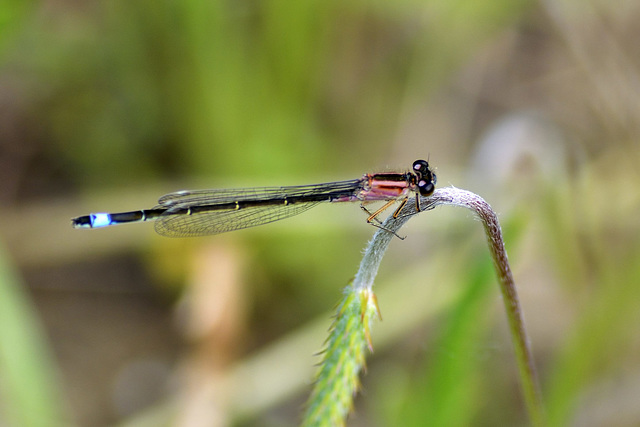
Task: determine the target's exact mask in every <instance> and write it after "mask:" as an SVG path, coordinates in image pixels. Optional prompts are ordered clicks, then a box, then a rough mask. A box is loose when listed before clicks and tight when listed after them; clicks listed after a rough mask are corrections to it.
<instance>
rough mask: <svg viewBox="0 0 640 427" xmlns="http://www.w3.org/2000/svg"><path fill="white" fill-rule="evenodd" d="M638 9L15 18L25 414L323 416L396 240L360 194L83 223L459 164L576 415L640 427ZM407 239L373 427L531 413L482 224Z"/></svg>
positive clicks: (0, 224)
mask: <svg viewBox="0 0 640 427" xmlns="http://www.w3.org/2000/svg"><path fill="white" fill-rule="evenodd" d="M638 18H640V6H639V5H638V4H637V2H633V1H621V2H616V4H615V5H614V4H612V3H610V2H605V1H603V0H589V1H584V2H573V1H570V0H559V1H555V2H551V1H541V2H527V1H507V0H502V1H495V2H489V3H488V2H473V1H470V0H454V1H444V0H432V1H427V2H423V1H415V0H401V1H396V2H383V1H376V0H371V1H362V0H356V1H352V2H338V1H313V0H308V1H301V2H283V1H279V0H270V1H269V0H266V1H240V2H222V1H216V0H210V1H204V0H186V1H181V2H178V1H165V2H157V1H149V0H146V1H145V0H140V1H134V2H131V1H121V0H117V1H109V2H72V1H67V2H65V1H62V2H44V3H37V2H18V1H7V2H3V3H2V5H0V110H1V114H0V183H1V184H0V203H2V209H1V210H0V238H1V239H2V240H3V245H4V246H6V247H7V248H8V251H7V254H3V255H2V257H3V265H7V267H6V269H5V268H3V270H6V271H15V274H8V275H7V274H3V275H1V276H0V280H1V281H2V283H0V285H1V286H0V292H1V293H2V294H1V295H0V299H2V300H3V301H4V303H5V304H9V305H10V306H11V307H13V311H14V312H10V311H7V310H2V317H1V320H0V321H1V322H2V327H1V328H0V330H1V331H2V332H1V335H2V336H0V346H1V352H2V354H3V361H2V363H0V369H1V371H0V391H1V392H0V401H1V402H2V404H1V405H0V408H2V409H0V423H2V424H4V423H10V422H13V423H18V422H19V419H18V418H16V415H15V414H20V412H21V411H22V412H23V413H27V412H29V413H32V412H34V411H35V412H38V413H47V414H51V416H50V418H49V421H50V422H49V423H47V422H43V423H42V424H41V425H56V424H59V425H60V424H62V423H56V421H55V420H57V419H65V420H67V419H72V420H74V423H75V424H77V425H111V424H117V423H121V424H123V425H143V424H144V423H145V422H149V423H150V424H148V425H158V420H161V421H162V422H163V423H165V424H166V425H190V424H189V420H190V419H191V418H190V417H194V416H196V415H194V414H198V418H199V419H200V420H210V422H209V424H210V425H291V424H295V423H296V422H297V420H299V417H300V414H301V412H302V410H301V409H300V405H301V402H303V401H304V400H305V398H306V394H307V393H308V392H309V388H308V387H307V385H308V382H309V381H310V380H311V378H312V374H311V373H310V372H312V371H311V369H312V364H313V363H314V359H311V357H310V355H311V354H312V352H313V348H315V349H316V350H318V349H320V348H321V346H322V340H323V339H324V336H323V335H321V333H320V334H318V332H317V331H318V328H315V329H314V328H310V327H309V326H308V325H312V324H313V325H315V324H316V323H317V322H321V321H324V322H325V323H324V325H325V326H324V328H326V327H328V326H329V324H330V319H329V318H328V314H327V313H329V312H330V311H331V307H332V305H333V304H334V303H335V302H337V301H338V300H339V299H340V292H341V289H342V287H344V286H345V285H346V284H347V283H348V280H349V278H350V277H351V276H352V275H353V274H354V273H355V271H356V268H357V263H358V262H359V258H360V251H361V249H362V248H363V247H364V244H365V241H366V239H367V238H368V236H370V234H371V233H373V231H374V230H373V229H372V227H368V226H366V225H365V224H364V221H363V217H362V213H361V212H359V211H360V210H359V208H358V207H357V206H321V207H317V208H315V209H314V210H313V211H311V212H309V213H307V214H305V215H304V216H301V217H300V218H294V219H290V220H288V221H286V224H285V223H282V224H280V223H278V224H274V225H269V226H264V227H260V228H258V229H255V230H246V231H241V232H237V233H231V234H229V235H223V236H216V237H213V238H210V239H209V238H203V239H188V240H182V239H179V240H171V239H162V238H160V237H157V236H155V235H154V234H153V232H152V230H151V227H149V226H144V225H140V226H130V227H125V226H123V227H122V228H118V227H116V228H114V229H108V230H101V231H97V230H96V231H93V232H86V233H85V232H82V231H77V230H72V229H71V228H70V227H69V224H68V219H69V218H71V217H73V216H77V215H81V214H85V213H87V212H89V211H106V210H113V211H118V210H130V209H138V208H143V207H151V206H153V205H154V203H155V200H156V199H157V197H158V196H160V195H162V194H164V193H167V192H170V191H174V190H177V189H180V188H185V187H193V188H196V187H223V186H224V187H233V186H262V185H295V184H306V183H313V182H320V181H324V180H327V181H329V180H334V179H350V178H356V177H358V176H360V175H361V174H362V173H365V172H370V171H376V170H390V169H396V168H406V167H408V165H410V164H411V162H413V160H415V159H417V158H427V157H429V159H430V162H431V163H432V164H434V165H435V166H437V168H438V170H437V172H438V177H439V185H442V186H443V185H449V184H453V185H456V186H458V187H462V188H467V189H470V190H472V191H475V192H477V193H479V194H480V195H481V196H483V197H484V198H485V199H486V200H487V201H489V202H490V203H492V204H493V205H494V207H495V208H496V210H497V211H499V212H500V213H501V215H502V217H501V219H502V221H503V222H504V224H503V225H505V228H506V239H507V240H506V243H507V249H508V250H509V252H510V256H511V261H512V263H513V268H514V273H515V277H516V282H517V284H518V286H519V290H520V292H521V300H522V304H523V307H524V311H525V318H526V321H527V326H528V327H529V329H530V335H531V338H532V342H533V348H534V350H535V352H536V358H537V361H538V368H539V373H540V376H541V380H542V385H543V391H544V395H545V398H546V403H547V407H548V412H549V416H550V421H551V424H552V425H557V426H564V425H580V426H600V425H602V426H604V425H607V426H610V425H617V426H627V425H628V426H631V425H637V424H639V423H640V413H638V410H637V402H636V401H637V399H636V398H635V396H637V394H638V390H639V389H640V364H638V360H640V358H639V357H638V356H639V352H640V345H639V344H640V343H639V340H638V334H637V333H636V331H635V325H637V324H638V320H640V319H638V317H639V316H640V315H639V314H638V313H640V302H639V301H640V286H638V284H639V283H640V270H639V269H640V263H639V262H638V260H639V259H640V258H639V257H640V238H639V237H638V236H640V233H639V231H640V196H639V195H638V191H637V189H636V187H637V183H638V182H640V179H639V178H640V176H639V175H640V173H639V172H638V168H637V165H638V162H639V161H640V154H639V153H640V150H638V139H639V136H640V127H639V123H640V121H639V120H638V108H637V106H638V101H637V100H638V99H640V93H638V91H639V89H638V88H639V87H640V85H639V84H638V79H639V72H638V71H639V69H640V64H639V63H638V62H639V59H638V58H639V56H638V55H637V47H636V43H635V40H637V38H638V36H639V34H638V26H637V24H636V23H637V21H638ZM405 233H406V234H407V235H408V238H407V239H406V240H405V241H402V242H400V241H398V242H395V243H394V244H393V245H392V247H391V250H390V251H389V253H388V254H387V259H386V261H385V263H383V266H382V269H381V272H380V277H379V283H378V285H377V287H376V289H379V303H380V307H381V309H382V314H383V318H384V321H383V322H380V323H378V324H375V325H374V328H373V342H374V347H375V348H376V353H375V355H374V357H372V358H371V359H370V361H369V367H368V370H367V373H366V374H365V375H364V376H363V378H362V381H363V389H364V390H366V393H365V395H364V396H362V397H361V398H359V399H358V401H357V403H356V408H355V412H356V416H354V417H352V419H350V420H349V425H368V426H375V425H391V424H397V425H424V424H425V422H432V424H431V425H447V426H451V425H478V426H480V425H523V424H525V423H526V416H525V414H524V408H523V405H522V402H521V399H520V397H519V391H518V379H517V378H516V377H515V375H516V372H517V370H516V368H515V362H514V360H513V355H512V350H511V344H510V341H509V338H508V334H507V331H506V325H505V319H504V315H503V313H502V312H501V311H500V307H501V304H500V301H499V300H498V298H499V292H498V289H497V286H495V279H494V278H493V276H492V273H491V271H492V270H491V268H492V267H491V260H490V258H489V256H488V253H487V251H486V249H485V247H484V245H485V243H484V241H483V240H482V239H483V236H482V231H481V228H480V227H479V224H477V223H475V222H474V221H470V219H469V217H468V216H466V214H462V213H456V212H455V210H447V209H444V210H437V211H433V212H428V213H424V214H421V215H420V216H418V217H417V218H416V219H413V220H412V221H411V224H409V225H408V226H407V227H406V228H405ZM22 283H24V286H23V285H21V284H22ZM16 286H20V287H22V288H23V289H24V290H25V291H26V293H25V295H23V296H22V297H21V296H19V295H22V294H21V293H16V292H17V291H16V290H15V289H16ZM423 288H426V289H427V290H426V291H424V292H431V293H433V294H430V293H426V294H425V293H420V292H421V291H419V289H420V290H423ZM440 292H447V293H450V295H449V296H448V299H446V301H447V302H446V303H442V302H441V300H440V299H438V298H436V294H438V293H440ZM16 295H18V296H16ZM381 295H384V298H383V297H381ZM417 295H421V297H420V299H418V297H417ZM424 295H427V297H423V296H424ZM438 295H439V294H438ZM430 296H431V297H433V298H431V297H430ZM414 300H417V301H416V302H414ZM418 303H419V304H420V306H417V307H416V306H415V305H416V304H418ZM403 307H404V308H403ZM410 307H414V308H410ZM313 319H321V320H315V321H314V320H313ZM39 325H42V327H41V326H39ZM400 325H401V327H400ZM42 329H44V333H43V332H42ZM319 330H320V331H321V330H322V328H320V329H319ZM311 331H313V332H311ZM389 331H401V332H400V333H397V332H394V333H393V334H391V333H389ZM15 337H24V338H25V341H24V342H21V343H18V342H16V341H15ZM298 340H302V341H304V340H307V341H310V342H313V343H315V347H312V349H311V350H310V351H307V348H306V347H296V346H295V345H294V343H299V341H298ZM305 342H306V341H305ZM25 349H26V350H25ZM29 349H30V350H29ZM278 349H288V350H287V351H283V352H281V353H279V352H278V351H276V350H278ZM25 351H26V352H27V353H35V354H33V358H34V359H33V360H32V361H29V360H23V359H22V358H23V356H22V355H23V354H25ZM272 354H277V355H278V356H277V357H275V356H273V357H271V356H270V355H272ZM20 360H23V361H24V362H25V363H23V364H18V365H15V364H13V363H15V362H16V361H20ZM267 361H268V362H267ZM316 361H317V360H316ZM303 362H304V363H303ZM307 362H308V363H307ZM298 363H299V364H301V365H302V366H309V372H306V373H302V374H301V373H300V372H299V371H297V370H296V369H297V366H298ZM54 366H55V367H56V368H54ZM283 367H284V368H289V369H288V370H289V372H287V373H286V374H284V373H283V374H280V375H279V376H269V375H268V374H269V373H270V372H281V371H280V370H279V369H282V368H283ZM16 369H17V370H16ZM286 370H287V369H285V371H286ZM12 372H13V373H14V374H15V372H24V375H25V377H24V381H23V384H19V381H18V382H16V381H17V380H16V375H10V374H11V373H12ZM243 372H244V373H246V372H251V373H252V374H251V375H249V376H246V375H245V376H243V375H242V373H243ZM261 375H264V377H263V376H261ZM229 378H242V379H243V380H242V381H239V383H235V384H233V385H229V384H228V383H227V380H228V379H229ZM259 379H260V380H259ZM229 382H230V381H229ZM262 384H268V385H269V387H268V388H267V391H266V392H265V393H263V394H259V393H258V391H260V390H262V388H261V385H262ZM38 385H40V386H38ZM209 388H214V389H215V390H214V391H211V390H209ZM29 393H32V394H31V395H30V394H29ZM47 395H48V396H49V398H47ZM203 396H208V397H207V398H205V397H203ZM211 396H213V397H211ZM62 401H64V403H55V405H53V406H55V408H52V402H62ZM33 405H36V406H37V405H40V407H39V408H34V407H33ZM207 417H209V418H207ZM36 422H37V421H34V424H33V425H40V424H36Z"/></svg>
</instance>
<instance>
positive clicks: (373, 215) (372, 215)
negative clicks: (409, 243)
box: [360, 199, 407, 240]
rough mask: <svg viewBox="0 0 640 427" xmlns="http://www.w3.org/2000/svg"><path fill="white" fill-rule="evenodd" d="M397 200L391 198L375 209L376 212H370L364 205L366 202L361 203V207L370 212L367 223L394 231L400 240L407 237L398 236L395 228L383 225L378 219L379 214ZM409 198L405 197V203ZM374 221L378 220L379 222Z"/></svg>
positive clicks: (390, 231)
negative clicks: (390, 228) (391, 228)
mask: <svg viewBox="0 0 640 427" xmlns="http://www.w3.org/2000/svg"><path fill="white" fill-rule="evenodd" d="M395 202H396V201H395V200H389V201H388V202H387V203H385V204H384V205H383V206H382V207H381V208H380V209H378V210H377V211H375V212H374V213H371V212H369V210H368V209H367V208H365V207H364V203H362V204H360V207H361V208H362V210H363V211H365V212H366V213H368V214H369V218H367V224H371V225H373V226H374V227H378V228H379V229H381V230H384V231H388V232H389V233H393V235H394V236H396V237H397V238H398V239H400V240H404V239H405V237H400V236H398V234H397V233H396V232H395V231H393V230H389V229H388V228H386V227H383V226H382V222H380V220H379V219H378V215H380V214H381V213H382V212H384V211H385V210H386V209H388V208H389V207H390V206H391V205H393V204H394V203H395ZM406 202H407V200H406V199H405V200H404V201H403V203H406ZM395 215H396V214H395V213H394V217H395ZM373 221H376V222H377V224H376V223H375V222H373Z"/></svg>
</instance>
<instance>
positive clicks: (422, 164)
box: [413, 160, 437, 197]
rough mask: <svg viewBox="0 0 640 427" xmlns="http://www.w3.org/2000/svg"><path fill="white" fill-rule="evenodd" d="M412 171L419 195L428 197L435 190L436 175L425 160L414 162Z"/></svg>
mask: <svg viewBox="0 0 640 427" xmlns="http://www.w3.org/2000/svg"><path fill="white" fill-rule="evenodd" d="M413 171H414V173H415V174H416V186H417V187H418V191H419V192H420V195H421V196H423V197H426V196H430V195H431V194H433V192H434V190H435V189H436V182H437V178H436V174H435V173H433V171H432V170H431V168H430V167H429V162H427V161H426V160H416V161H415V162H413Z"/></svg>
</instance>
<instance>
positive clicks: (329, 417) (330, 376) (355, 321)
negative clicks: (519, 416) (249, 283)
mask: <svg viewBox="0 0 640 427" xmlns="http://www.w3.org/2000/svg"><path fill="white" fill-rule="evenodd" d="M439 205H454V206H462V207H465V208H467V209H470V210H471V211H472V212H473V213H474V214H475V215H476V216H477V217H478V218H479V219H480V220H481V221H482V224H483V226H484V230H485V233H486V235H487V241H488V243H489V250H490V251H491V257H492V259H493V263H494V266H495V269H496V272H497V274H498V279H499V285H500V291H501V293H502V296H503V301H504V304H505V311H506V313H507V320H508V323H509V330H510V332H511V338H512V340H513V345H514V349H515V355H516V359H517V363H518V369H519V374H520V380H521V387H522V393H523V396H524V400H525V404H526V407H527V410H528V413H529V418H530V420H531V423H532V425H534V426H543V425H545V421H544V419H545V418H544V410H543V404H542V397H541V393H540V388H539V385H538V379H537V374H536V370H535V365H534V361H533V355H532V352H531V347H530V343H529V340H528V338H527V334H526V330H525V327H524V319H523V316H522V310H521V308H520V303H519V301H518V295H517V293H516V288H515V282H514V279H513V274H512V273H511V268H510V267H509V261H508V258H507V252H506V250H505V247H504V242H503V239H502V230H501V229H500V224H499V222H498V217H497V215H496V214H495V212H494V211H493V210H492V209H491V206H489V204H488V203H487V202H486V201H484V199H482V198H481V197H480V196H478V195H476V194H474V193H471V192H469V191H466V190H461V189H458V188H455V187H447V188H441V189H437V190H436V191H435V192H434V193H433V194H432V195H431V196H429V197H421V198H420V206H421V211H425V210H430V209H433V208H435V207H436V206H439ZM416 213H417V212H416V206H415V203H412V202H411V201H410V202H409V203H407V204H406V205H405V206H404V208H403V209H402V211H401V212H400V215H399V216H398V218H393V216H390V217H389V218H387V220H386V221H385V222H384V224H383V225H382V226H383V227H384V229H380V230H378V231H377V232H376V233H375V234H374V236H373V238H372V239H371V241H370V242H369V244H368V245H367V248H366V250H365V253H364V256H363V258H362V261H361V262H360V268H359V269H358V273H357V274H356V276H355V278H354V280H353V282H352V283H351V284H350V285H349V286H348V287H347V288H346V290H345V297H344V299H343V300H342V302H341V303H340V304H339V308H338V310H337V314H336V318H335V320H334V323H333V325H332V327H331V330H330V335H329V338H328V339H327V342H326V348H325V350H324V352H323V353H324V355H323V360H322V363H321V365H320V370H319V372H318V376H317V378H316V382H315V386H314V389H313V391H312V393H311V396H310V398H309V401H308V403H307V410H306V412H305V416H304V420H303V423H302V425H304V426H325V425H331V426H340V425H344V423H345V420H346V417H347V415H348V414H349V411H350V410H351V408H352V406H353V397H354V396H355V394H356V392H357V391H358V387H359V379H358V376H359V374H360V371H361V370H362V369H364V367H365V359H366V348H365V347H368V348H369V351H372V350H373V349H372V345H371V336H370V330H371V320H372V319H373V317H374V316H375V315H379V313H378V307H377V302H376V299H375V294H374V293H373V290H372V288H373V281H374V279H375V276H376V275H377V273H378V267H379V265H380V262H381V261H382V257H383V256H384V253H385V251H386V249H387V247H388V246H389V243H390V242H391V240H392V239H393V238H394V237H395V236H394V233H396V232H397V231H398V230H399V229H400V228H401V227H402V226H403V225H404V224H405V223H406V222H407V221H408V220H409V219H410V218H411V217H412V216H413V215H414V214H416Z"/></svg>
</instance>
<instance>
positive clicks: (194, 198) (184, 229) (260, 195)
mask: <svg viewBox="0 0 640 427" xmlns="http://www.w3.org/2000/svg"><path fill="white" fill-rule="evenodd" d="M361 186H362V180H359V179H358V180H351V181H340V182H333V183H327V184H316V185H302V186H295V187H262V188H240V189H221V190H196V191H178V192H176V193H171V194H167V195H165V196H162V197H161V198H160V199H159V200H158V203H159V205H158V206H157V208H164V209H167V210H166V212H165V213H164V214H162V215H161V216H159V217H158V218H157V219H156V222H155V230H156V232H157V233H158V234H161V235H163V236H168V237H194V236H205V235H211V234H218V233H224V232H227V231H233V230H240V229H243V228H247V227H255V226H257V225H262V224H267V223H270V222H274V221H278V220H281V219H284V218H288V217H291V216H294V215H298V214H299V213H302V212H304V211H306V210H308V209H310V208H312V207H313V206H315V205H316V204H318V203H320V202H323V201H331V200H334V199H339V198H348V197H350V196H354V195H355V194H357V193H358V192H359V191H360V190H361V188H362V187H361ZM285 199H286V201H287V202H286V203H285ZM261 201H274V203H273V204H264V205H259V206H246V207H242V208H241V209H234V208H232V207H229V208H227V209H220V210H210V211H206V212H196V213H192V214H189V215H186V214H184V212H185V209H188V208H194V207H198V206H215V205H225V204H226V205H228V204H233V203H235V202H239V203H242V202H261Z"/></svg>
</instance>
